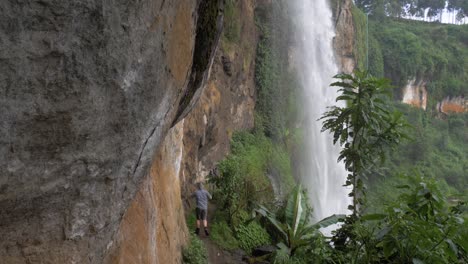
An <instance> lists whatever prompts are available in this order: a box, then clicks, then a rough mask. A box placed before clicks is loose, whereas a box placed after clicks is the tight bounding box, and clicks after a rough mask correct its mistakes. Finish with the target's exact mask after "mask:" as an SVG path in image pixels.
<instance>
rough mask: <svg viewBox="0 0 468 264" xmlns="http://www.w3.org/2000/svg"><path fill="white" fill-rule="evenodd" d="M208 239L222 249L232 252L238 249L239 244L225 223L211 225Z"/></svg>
mask: <svg viewBox="0 0 468 264" xmlns="http://www.w3.org/2000/svg"><path fill="white" fill-rule="evenodd" d="M210 237H211V240H213V242H215V243H216V244H217V245H218V246H220V247H221V248H222V249H226V250H232V249H236V248H239V242H238V241H237V239H236V238H235V237H234V234H233V232H232V230H231V228H230V227H229V225H228V224H227V223H226V221H222V222H216V221H215V222H214V223H213V224H212V225H211V233H210Z"/></svg>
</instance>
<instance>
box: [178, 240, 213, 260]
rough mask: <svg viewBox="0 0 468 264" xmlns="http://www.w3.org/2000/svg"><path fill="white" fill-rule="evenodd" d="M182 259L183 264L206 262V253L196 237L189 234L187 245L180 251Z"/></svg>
mask: <svg viewBox="0 0 468 264" xmlns="http://www.w3.org/2000/svg"><path fill="white" fill-rule="evenodd" d="M182 259H183V263H184V264H206V263H207V262H208V252H207V251H206V248H205V245H203V242H202V241H201V240H200V239H199V238H198V237H197V236H195V235H193V234H190V241H189V244H188V246H187V247H186V248H184V249H183V250H182Z"/></svg>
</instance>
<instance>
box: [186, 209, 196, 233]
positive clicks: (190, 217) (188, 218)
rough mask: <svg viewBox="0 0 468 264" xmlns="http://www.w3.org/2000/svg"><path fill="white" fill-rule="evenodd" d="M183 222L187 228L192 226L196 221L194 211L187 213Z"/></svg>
mask: <svg viewBox="0 0 468 264" xmlns="http://www.w3.org/2000/svg"><path fill="white" fill-rule="evenodd" d="M185 222H186V223H187V227H188V228H189V229H191V228H193V227H194V226H195V224H196V223H197V217H196V215H195V213H194V212H191V213H189V214H188V215H187V216H186V219H185Z"/></svg>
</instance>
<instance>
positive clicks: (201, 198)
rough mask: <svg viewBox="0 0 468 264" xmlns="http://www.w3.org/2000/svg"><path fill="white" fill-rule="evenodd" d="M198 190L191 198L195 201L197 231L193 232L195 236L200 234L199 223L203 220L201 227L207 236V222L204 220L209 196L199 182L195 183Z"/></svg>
mask: <svg viewBox="0 0 468 264" xmlns="http://www.w3.org/2000/svg"><path fill="white" fill-rule="evenodd" d="M197 187H198V190H196V191H195V192H194V193H193V194H192V197H195V198H196V199H197V209H196V214H197V229H196V230H195V234H197V235H198V234H199V233H200V221H202V220H203V227H204V228H205V234H206V235H207V236H209V235H210V234H209V233H208V221H207V220H206V219H207V218H206V214H207V211H208V199H211V198H212V197H211V194H210V193H209V192H208V191H207V190H205V189H204V188H203V184H202V183H201V182H199V183H197Z"/></svg>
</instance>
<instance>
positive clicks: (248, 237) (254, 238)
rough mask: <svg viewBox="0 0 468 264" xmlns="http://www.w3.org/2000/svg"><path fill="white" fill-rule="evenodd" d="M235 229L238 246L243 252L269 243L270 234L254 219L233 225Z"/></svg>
mask: <svg viewBox="0 0 468 264" xmlns="http://www.w3.org/2000/svg"><path fill="white" fill-rule="evenodd" d="M235 231H236V237H237V239H238V241H239V247H240V248H241V249H243V250H244V251H245V252H251V251H252V249H254V248H255V247H258V246H262V245H269V244H270V243H271V239H270V235H269V234H268V233H267V231H266V230H265V229H264V228H263V227H262V226H261V225H259V224H258V223H257V222H256V221H251V222H245V223H242V224H240V225H238V226H237V227H235Z"/></svg>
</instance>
